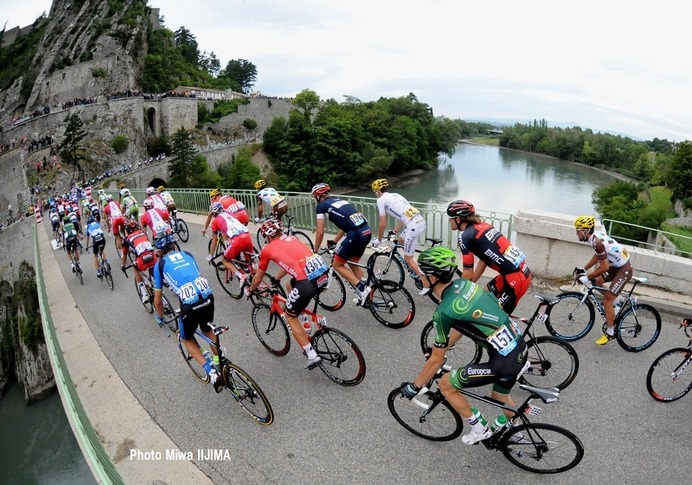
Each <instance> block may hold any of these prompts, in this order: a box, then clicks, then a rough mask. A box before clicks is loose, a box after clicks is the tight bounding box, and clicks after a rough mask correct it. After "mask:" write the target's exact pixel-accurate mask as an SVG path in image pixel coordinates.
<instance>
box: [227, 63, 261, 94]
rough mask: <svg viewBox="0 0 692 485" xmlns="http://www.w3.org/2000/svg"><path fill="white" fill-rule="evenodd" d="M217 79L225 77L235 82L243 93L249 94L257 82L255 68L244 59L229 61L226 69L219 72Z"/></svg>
mask: <svg viewBox="0 0 692 485" xmlns="http://www.w3.org/2000/svg"><path fill="white" fill-rule="evenodd" d="M219 77H226V78H229V79H232V80H233V81H236V82H237V83H238V84H239V85H240V87H241V89H242V90H243V92H244V93H247V92H249V91H250V90H251V89H252V86H254V85H255V81H256V80H257V67H255V65H254V64H253V63H252V62H250V61H247V60H245V59H231V60H230V61H228V64H226V69H224V70H223V71H221V73H220V74H219Z"/></svg>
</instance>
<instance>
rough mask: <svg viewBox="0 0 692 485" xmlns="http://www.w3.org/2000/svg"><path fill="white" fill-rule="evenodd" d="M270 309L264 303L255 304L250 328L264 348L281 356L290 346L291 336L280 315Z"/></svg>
mask: <svg viewBox="0 0 692 485" xmlns="http://www.w3.org/2000/svg"><path fill="white" fill-rule="evenodd" d="M270 309H271V307H270V306H269V305H266V304H264V303H258V304H257V305H255V307H254V308H253V309H252V328H253V330H254V331H255V335H257V338H258V339H259V341H260V343H261V344H262V345H264V348H266V349H267V350H268V351H269V352H271V353H272V354H274V355H277V356H279V357H281V356H282V355H286V354H287V353H288V351H289V349H290V348H291V336H290V335H289V334H288V328H287V327H286V325H285V324H284V322H283V321H282V320H281V317H280V316H279V315H277V314H276V313H272V312H271V311H270Z"/></svg>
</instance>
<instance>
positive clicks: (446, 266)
mask: <svg viewBox="0 0 692 485" xmlns="http://www.w3.org/2000/svg"><path fill="white" fill-rule="evenodd" d="M418 266H419V267H420V270H421V271H422V272H423V274H429V275H433V276H437V277H438V278H440V279H442V280H444V281H451V279H452V277H453V276H454V273H455V272H456V270H457V257H456V254H454V251H452V250H451V249H448V248H444V247H441V246H436V247H434V248H428V249H426V250H424V251H423V252H422V253H420V255H419V256H418Z"/></svg>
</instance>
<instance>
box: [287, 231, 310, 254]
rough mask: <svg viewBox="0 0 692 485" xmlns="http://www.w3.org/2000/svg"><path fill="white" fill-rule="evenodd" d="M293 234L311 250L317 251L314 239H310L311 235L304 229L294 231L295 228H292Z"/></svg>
mask: <svg viewBox="0 0 692 485" xmlns="http://www.w3.org/2000/svg"><path fill="white" fill-rule="evenodd" d="M291 236H293V237H295V238H296V239H297V240H299V241H300V242H302V243H303V244H305V245H306V246H307V247H309V248H310V251H312V252H313V253H314V252H315V245H314V244H313V242H312V239H310V236H308V235H307V234H305V233H304V232H302V231H294V230H293V229H291Z"/></svg>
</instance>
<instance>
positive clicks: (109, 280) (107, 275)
mask: <svg viewBox="0 0 692 485" xmlns="http://www.w3.org/2000/svg"><path fill="white" fill-rule="evenodd" d="M101 274H103V279H105V280H106V284H107V285H108V288H110V289H111V290H112V289H113V286H114V285H113V272H112V271H111V265H110V263H109V262H108V261H104V262H103V266H102V269H101Z"/></svg>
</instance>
